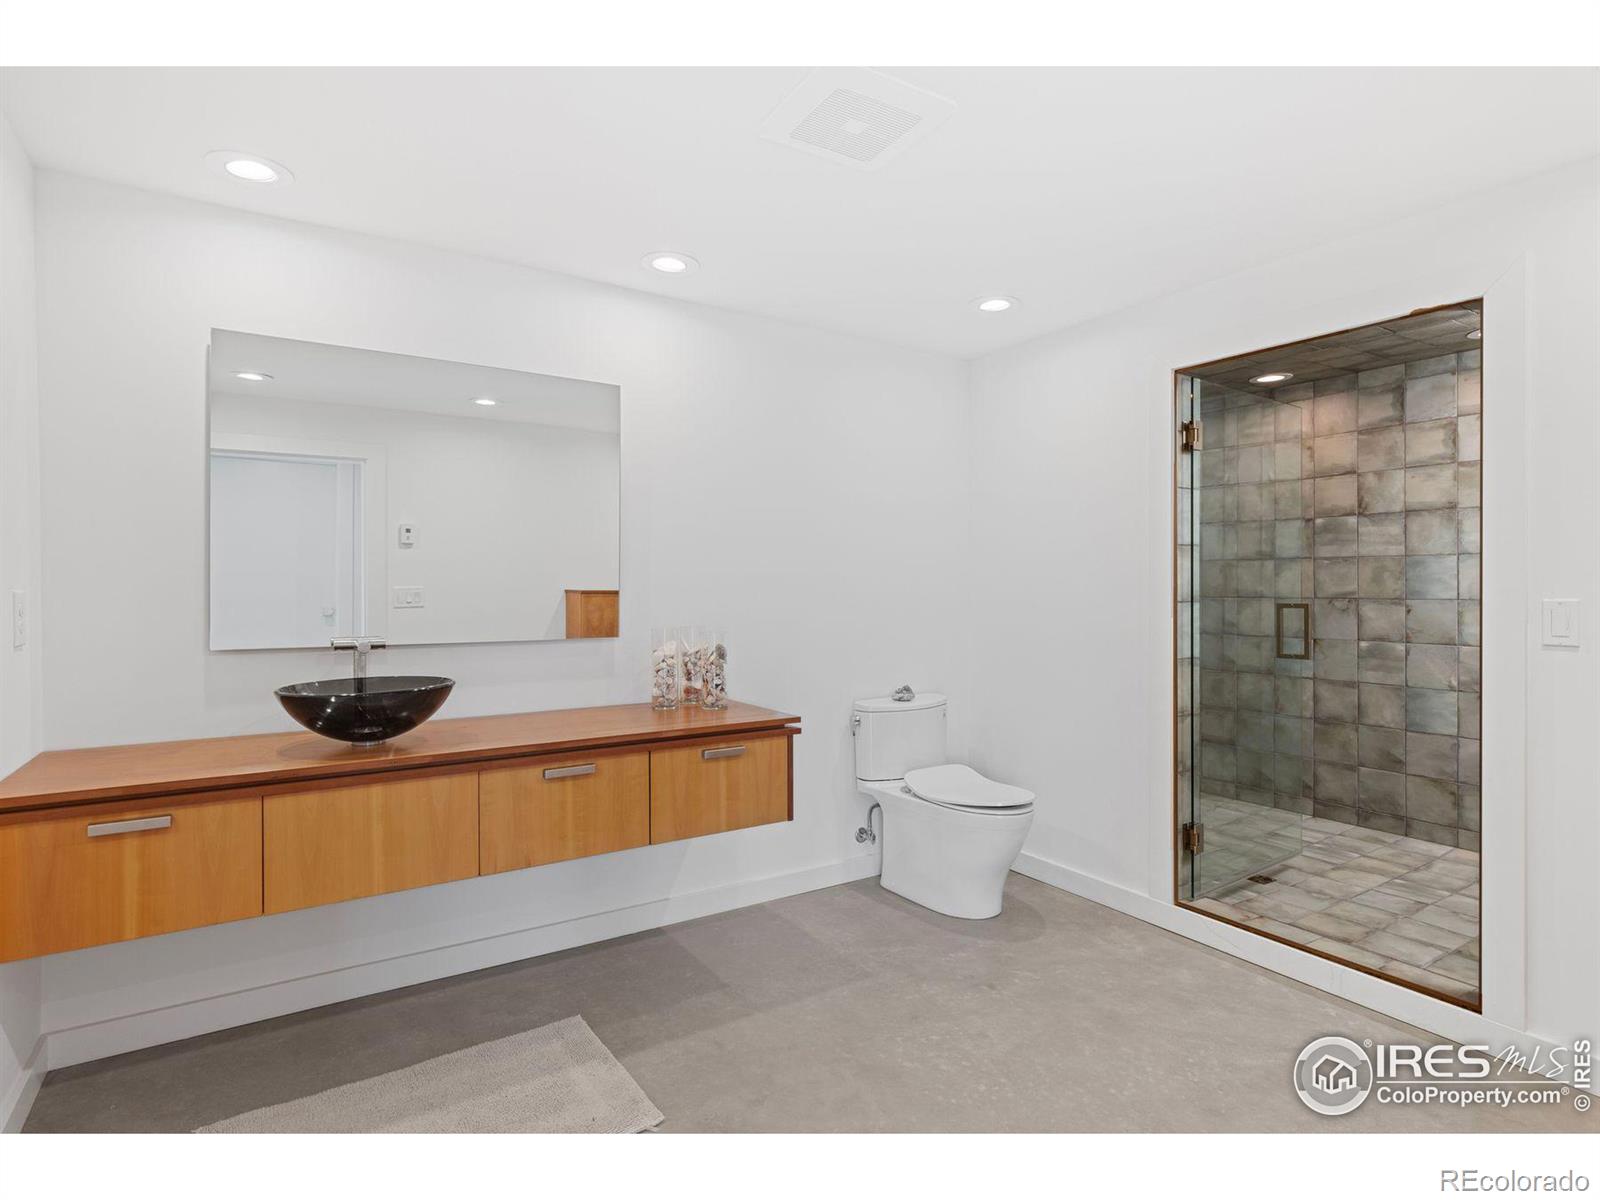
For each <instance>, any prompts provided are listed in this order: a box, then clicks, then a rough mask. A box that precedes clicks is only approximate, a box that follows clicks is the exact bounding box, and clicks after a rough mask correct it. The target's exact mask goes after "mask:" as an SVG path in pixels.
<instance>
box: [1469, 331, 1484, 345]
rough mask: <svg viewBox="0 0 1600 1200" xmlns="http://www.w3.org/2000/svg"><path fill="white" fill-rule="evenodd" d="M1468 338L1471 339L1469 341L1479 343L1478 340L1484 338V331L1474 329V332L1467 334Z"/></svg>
mask: <svg viewBox="0 0 1600 1200" xmlns="http://www.w3.org/2000/svg"><path fill="white" fill-rule="evenodd" d="M1467 337H1468V338H1469V339H1471V340H1472V341H1474V342H1476V341H1478V340H1479V339H1480V338H1482V337H1483V330H1481V329H1474V330H1472V331H1471V332H1470V333H1468V334H1467Z"/></svg>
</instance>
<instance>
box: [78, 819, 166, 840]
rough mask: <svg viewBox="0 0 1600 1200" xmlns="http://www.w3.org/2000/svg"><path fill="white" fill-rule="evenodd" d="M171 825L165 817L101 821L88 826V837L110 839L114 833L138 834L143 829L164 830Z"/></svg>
mask: <svg viewBox="0 0 1600 1200" xmlns="http://www.w3.org/2000/svg"><path fill="white" fill-rule="evenodd" d="M171 824H172V818H171V817H170V816H167V817H135V818H134V819H133V820H131V821H102V822H101V823H100V824H98V825H91V826H89V836H90V837H110V836H111V835H112V834H114V833H138V832H140V831H141V830H145V829H166V828H168V827H169V826H170V825H171Z"/></svg>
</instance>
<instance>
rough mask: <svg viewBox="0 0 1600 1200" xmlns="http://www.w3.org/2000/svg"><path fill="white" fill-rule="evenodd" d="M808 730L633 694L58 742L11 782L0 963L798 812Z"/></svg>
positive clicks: (2, 795) (6, 786) (768, 715)
mask: <svg viewBox="0 0 1600 1200" xmlns="http://www.w3.org/2000/svg"><path fill="white" fill-rule="evenodd" d="M799 732H800V727H799V718H798V717H794V716H789V715H787V714H784V713H780V712H774V711H772V710H771V709H765V708H756V707H754V706H753V705H748V704H738V703H731V704H729V706H728V707H727V708H726V709H725V710H723V711H721V712H706V711H704V710H701V709H697V708H695V709H689V708H686V709H678V710H674V711H669V712H655V711H653V710H652V709H651V708H650V707H649V706H648V705H643V704H625V705H615V706H611V707H607V708H577V709H566V710H561V711H556V712H540V713H519V714H515V715H510V716H497V717H468V718H464V719H458V720H445V721H433V722H431V723H429V724H427V725H424V726H422V727H421V728H419V729H415V730H413V731H412V732H410V733H408V734H406V735H404V736H403V737H399V738H396V739H395V740H394V741H393V742H390V743H388V744H386V745H383V746H377V747H371V748H367V749H358V748H355V747H351V746H346V745H344V744H342V743H339V742H331V741H328V740H327V739H325V738H320V737H318V736H316V735H315V734H309V733H286V734H260V735H254V736H249V737H234V738H207V739H204V740H200V741H188V742H155V743H150V744H147V745H137V746H107V747H100V748H96V749H88V750H55V751H51V752H49V753H46V754H41V755H39V756H38V757H37V758H35V759H33V761H31V762H29V763H28V764H27V765H26V766H24V767H22V768H21V769H20V770H18V771H17V772H16V773H15V774H13V775H11V776H9V777H7V778H6V779H4V780H0V962H9V961H12V960H14V959H19V958H33V957H36V956H38V955H41V954H54V953H57V952H59V951H63V950H77V949H80V948H82V947H84V946H95V945H100V944H102V943H105V942H120V941H126V940H128V939H130V938H139V937H149V936H151V935H153V934H158V933H171V932H172V931H174V930H178V929H189V928H192V927H194V926H197V925H214V924H217V923H219V922H223V921H237V920H241V919H243V918H246V917H258V916H262V915H263V914H270V913H280V912H288V911H290V910H291V909H296V908H309V907H312V906H314V905H319V904H334V903H338V902H340V901H343V900H355V899H358V898H359V897H362V896H376V895H379V894H381V893H383V892H397V891H403V890H405V889H407V888H417V887H427V886H429V885H430V884H435V883H448V882H450V881H452V880H458V879H467V878H470V877H472V876H475V875H491V874H494V873H496V872H499V871H516V870H521V869H523V868H526V867H538V866H544V865H546V864H548V863H556V862H563V861H565V860H567V859H572V858H583V857H586V856H588V855H593V854H609V853H612V852H614V851H618V850H628V849H633V848H636V847H639V846H647V845H652V844H655V843H660V842H670V841H676V840H678V839H680V838H690V837H702V836H705V835H707V834H713V833H722V832H725V831H728V830H733V829H745V828H748V827H750V826H753V825H766V824H771V823H774V822H778V821H787V820H791V819H792V818H793V816H794V799H793V796H794V766H793V764H794V752H793V739H794V737H795V735H796V734H798V733H799Z"/></svg>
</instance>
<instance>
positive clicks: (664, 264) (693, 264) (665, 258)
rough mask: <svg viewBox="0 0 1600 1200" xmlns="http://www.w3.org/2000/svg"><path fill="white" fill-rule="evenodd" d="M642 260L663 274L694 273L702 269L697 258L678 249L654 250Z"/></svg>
mask: <svg viewBox="0 0 1600 1200" xmlns="http://www.w3.org/2000/svg"><path fill="white" fill-rule="evenodd" d="M642 261H643V263H644V265H645V266H647V267H649V268H650V269H651V270H653V271H660V272H661V273H662V274H663V275H693V274H694V273H695V272H696V271H698V270H699V269H700V263H699V261H698V260H697V259H695V258H694V257H693V256H691V255H688V254H680V253H678V251H676V250H653V251H651V252H650V253H649V254H646V255H645V256H644V258H643V260H642Z"/></svg>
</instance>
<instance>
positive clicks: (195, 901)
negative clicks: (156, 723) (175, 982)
mask: <svg viewBox="0 0 1600 1200" xmlns="http://www.w3.org/2000/svg"><path fill="white" fill-rule="evenodd" d="M260 915H261V798H260V797H259V796H247V797H244V798H242V799H241V798H238V797H233V798H229V799H217V800H195V799H187V798H186V799H184V800H182V801H180V802H176V803H174V802H169V803H167V804H164V805H163V804H161V803H159V802H154V803H151V804H149V805H141V806H139V807H129V806H127V805H117V806H109V805H97V806H95V807H94V808H92V809H85V810H82V811H80V812H78V813H75V814H73V815H70V816H64V815H59V814H50V815H47V816H40V817H38V818H30V817H27V816H20V817H18V818H17V819H15V820H12V821H8V822H7V823H5V824H3V825H0V962H10V961H11V960H12V959H18V958H33V957H35V956H37V955H41V954H55V953H57V952H58V951H62V950H77V949H80V948H82V947H84V946H98V945H101V944H103V943H105V942H123V941H127V940H128V939H129V938H138V937H149V936H151V935H152V934H157V933H171V932H173V931H174V930H178V929H190V928H193V927H194V926H196V925H215V924H218V923H219V922H222V921H237V920H240V919H242V918H244V917H257V916H260Z"/></svg>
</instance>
